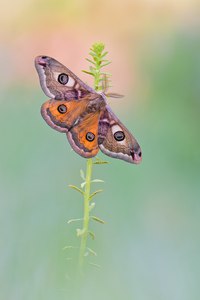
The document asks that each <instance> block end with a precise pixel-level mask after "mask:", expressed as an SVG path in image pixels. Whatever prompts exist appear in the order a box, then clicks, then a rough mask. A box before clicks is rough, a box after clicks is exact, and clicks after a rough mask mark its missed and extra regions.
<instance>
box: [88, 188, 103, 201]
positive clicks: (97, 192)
mask: <svg viewBox="0 0 200 300" xmlns="http://www.w3.org/2000/svg"><path fill="white" fill-rule="evenodd" d="M101 192H103V190H97V191H95V192H94V193H92V194H91V195H90V197H89V200H92V198H93V197H94V196H95V195H97V194H99V193H101Z"/></svg>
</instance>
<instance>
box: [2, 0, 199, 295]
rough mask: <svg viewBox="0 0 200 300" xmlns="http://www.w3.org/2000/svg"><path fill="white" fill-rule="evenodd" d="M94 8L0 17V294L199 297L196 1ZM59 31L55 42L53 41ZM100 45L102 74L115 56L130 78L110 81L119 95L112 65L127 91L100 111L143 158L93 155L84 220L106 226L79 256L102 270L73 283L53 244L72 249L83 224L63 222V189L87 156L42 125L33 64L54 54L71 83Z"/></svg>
mask: <svg viewBox="0 0 200 300" xmlns="http://www.w3.org/2000/svg"><path fill="white" fill-rule="evenodd" d="M94 3H95V2H92V1H82V2H81V1H75V2H70V1H60V2H59V3H57V1H41V2H40V1H29V2H25V1H19V3H18V4H17V2H16V4H14V3H13V4H12V5H13V6H12V7H10V6H9V4H5V7H4V10H5V11H4V10H3V11H2V12H1V15H2V19H1V23H2V24H1V33H2V37H1V49H2V51H1V57H0V59H1V66H2V69H1V92H0V97H1V98H0V101H1V110H0V130H1V147H0V154H1V155H0V157H1V163H0V178H1V180H0V185H1V188H0V203H1V209H0V215H1V216H0V220H1V226H0V231H1V235H0V236H1V239H0V243H1V250H0V252H1V255H0V260H1V261H0V264H1V265H0V270H1V271H0V276H1V279H0V298H1V299H9V300H11V299H12V300H23V299H29V300H33V299H34V300H35V299H48V300H53V299H79V298H80V299H83V300H84V299H97V300H99V299H106V300H107V299H109V300H110V299H116V300H117V299H128V300H129V299H130V300H132V299H137V300H165V299H166V300H168V299H170V300H179V299H180V300H187V299H188V300H189V299H192V300H196V299H199V297H200V292H199V279H200V256H199V253H200V237H199V230H200V221H199V220H200V218H199V215H200V203H199V200H200V186H199V185H200V173H199V170H200V155H199V148H200V139H199V127H200V117H199V115H200V100H199V99H200V98H199V94H200V84H199V82H200V58H199V53H200V38H199V24H198V21H197V19H198V18H197V14H198V13H197V7H195V5H194V3H193V1H190V2H187V1H186V2H184V4H183V3H181V2H180V3H179V2H177V4H176V5H175V6H173V3H171V1H168V2H167V1H166V2H165V1H164V2H163V4H162V5H161V4H158V3H157V2H156V1H155V2H153V3H154V4H153V7H152V6H151V5H150V4H149V3H148V2H145V1H144V2H143V4H142V5H141V4H140V2H139V1H135V2H134V4H133V3H131V2H130V1H128V0H127V1H123V5H124V6H123V10H122V8H121V6H120V4H119V3H118V4H116V6H115V2H114V1H111V2H110V4H108V3H106V2H105V3H104V1H103V2H102V3H101V4H100V3H99V4H98V3H97V2H96V3H95V4H94ZM104 4H105V6H104ZM111 4H112V5H111ZM186 4H187V5H186ZM98 5H101V7H100V8H99V6H98ZM195 16H196V19H195ZM104 20H105V21H104ZM118 20H120V21H118ZM195 20H196V22H195ZM60 32H62V33H63V32H65V33H66V35H65V38H64V39H63V40H62V39H61V38H59V39H58V40H57V39H56V36H59V35H60ZM67 36H69V40H68V39H67ZM99 39H101V40H102V41H103V42H105V43H106V46H107V44H108V46H107V50H108V51H109V57H108V59H109V60H112V61H113V62H112V67H114V66H113V65H116V64H118V59H117V58H118V56H120V62H123V61H124V64H128V65H129V66H128V70H129V73H128V74H127V75H126V73H123V76H122V75H120V74H119V77H120V76H122V77H124V78H125V81H123V80H122V83H121V85H122V87H121V86H119V82H118V81H117V79H116V82H117V84H116V83H115V81H114V79H115V78H117V77H118V74H115V72H114V71H113V70H111V71H112V73H113V85H114V87H113V89H114V92H119V93H120V92H121V88H122V89H123V88H124V86H126V88H127V94H126V97H125V98H123V99H120V100H112V99H111V100H109V103H110V105H111V107H112V108H113V110H114V111H115V113H116V114H117V115H118V117H119V118H120V120H121V121H122V122H123V123H125V125H126V126H127V127H128V128H129V129H130V131H132V132H133V133H134V135H135V136H136V138H137V139H138V141H139V143H140V144H141V147H142V151H143V162H142V164H141V165H137V166H134V165H131V164H128V163H126V162H123V161H120V160H117V159H111V158H109V157H108V158H107V157H106V156H104V155H103V154H100V155H99V157H101V158H103V159H107V160H108V161H109V162H110V163H109V164H108V165H101V166H98V165H97V166H95V168H94V175H93V176H94V178H100V179H102V180H104V181H105V183H103V184H102V183H95V184H94V186H93V190H95V189H99V188H103V189H104V192H103V193H102V194H99V195H97V196H96V199H95V202H96V208H95V211H94V214H95V215H97V216H99V217H100V218H102V219H103V220H105V222H106V224H105V225H101V224H98V223H95V222H93V223H91V229H92V230H93V231H94V232H95V235H96V239H95V240H94V241H92V240H89V246H90V247H91V248H92V249H94V250H95V251H96V252H97V254H98V256H97V257H91V258H89V259H88V261H90V262H92V263H95V264H98V265H100V266H101V267H100V268H96V267H94V266H92V265H88V267H87V268H86V272H85V277H84V280H83V283H82V284H81V287H79V285H78V283H77V281H76V278H75V275H74V274H75V269H76V264H77V257H78V256H77V250H76V249H70V250H63V248H64V247H65V246H67V245H74V246H78V245H79V240H78V238H77V237H76V228H77V227H79V228H80V226H81V224H70V225H67V220H69V219H71V218H80V217H81V216H82V199H81V197H80V196H79V194H78V193H76V192H75V191H73V190H70V189H69V188H68V184H76V185H80V183H81V178H80V176H79V172H80V169H84V168H85V166H86V161H85V160H84V159H83V158H81V157H79V156H78V155H77V154H76V153H74V152H73V151H71V148H70V146H69V144H68V142H67V139H66V137H65V135H64V134H61V133H58V132H56V131H53V130H51V129H50V128H49V127H48V126H46V124H45V123H44V121H43V119H42V117H41V115H40V106H41V104H42V103H43V102H44V101H45V100H46V96H45V95H44V94H43V93H42V91H41V89H40V87H39V82H38V78H37V75H36V71H35V70H34V65H33V61H34V57H35V56H36V55H39V54H46V55H51V56H53V57H55V58H56V59H58V60H59V61H61V62H63V63H65V64H67V63H69V62H70V68H71V69H72V71H75V70H73V65H75V69H76V70H79V74H77V75H80V74H81V70H82V69H85V68H87V63H86V62H85V61H84V58H85V57H86V56H88V54H87V51H88V49H89V47H90V46H91V43H93V42H96V41H98V40H99ZM75 41H76V42H75ZM74 43H75V44H74ZM47 45H48V47H50V50H49V51H48V47H47ZM116 45H119V47H117V48H116V50H115V46H116ZM127 49H128V50H127ZM61 51H63V52H61ZM68 51H69V52H70V53H73V52H74V54H73V55H71V57H70V61H69V60H68ZM49 52H50V53H49ZM115 52H117V56H116V57H115ZM63 53H65V56H66V58H65V60H64V59H63V57H64V54H63ZM123 55H124V58H123ZM112 56H114V59H112ZM77 57H79V59H80V61H79V62H78V63H77ZM77 64H78V65H77ZM118 68H119V69H118V70H120V66H118ZM106 70H107V71H108V72H109V71H110V69H109V66H108V67H107V69H106ZM122 72H124V71H122ZM126 76H127V78H126ZM81 78H82V79H83V80H85V81H87V80H88V78H87V75H85V74H83V73H82V76H81ZM126 79H127V82H128V84H127V85H126ZM77 289H78V291H77ZM75 290H76V292H77V294H74V293H75ZM78 293H79V294H78Z"/></svg>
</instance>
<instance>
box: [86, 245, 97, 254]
mask: <svg viewBox="0 0 200 300" xmlns="http://www.w3.org/2000/svg"><path fill="white" fill-rule="evenodd" d="M87 249H88V251H89V253H90V254H92V255H94V256H97V253H96V252H95V251H94V250H92V249H91V248H88V247H87Z"/></svg>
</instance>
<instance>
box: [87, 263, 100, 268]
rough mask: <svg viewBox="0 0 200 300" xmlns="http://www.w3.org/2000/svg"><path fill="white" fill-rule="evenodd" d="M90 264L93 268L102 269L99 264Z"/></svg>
mask: <svg viewBox="0 0 200 300" xmlns="http://www.w3.org/2000/svg"><path fill="white" fill-rule="evenodd" d="M89 264H90V265H91V266H93V267H96V268H99V269H100V268H101V266H100V265H98V264H94V263H92V262H90V263H89Z"/></svg>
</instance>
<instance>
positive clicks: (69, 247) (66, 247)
mask: <svg viewBox="0 0 200 300" xmlns="http://www.w3.org/2000/svg"><path fill="white" fill-rule="evenodd" d="M77 248H78V247H75V246H65V247H64V248H63V250H68V249H77Z"/></svg>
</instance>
